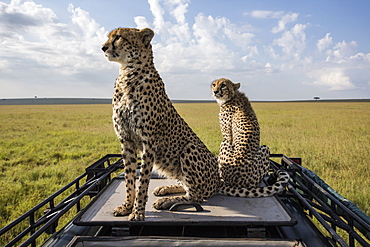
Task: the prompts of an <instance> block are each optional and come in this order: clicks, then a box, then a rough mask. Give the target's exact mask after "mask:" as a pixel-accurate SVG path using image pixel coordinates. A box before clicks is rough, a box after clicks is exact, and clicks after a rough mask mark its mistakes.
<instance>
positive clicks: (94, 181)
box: [0, 154, 122, 247]
mask: <svg viewBox="0 0 370 247" xmlns="http://www.w3.org/2000/svg"><path fill="white" fill-rule="evenodd" d="M119 157H120V155H116V154H113V155H112V154H108V155H106V156H104V157H103V158H101V159H100V160H98V161H97V162H95V163H94V164H92V165H91V166H89V167H88V168H86V172H85V173H84V174H82V175H81V176H79V177H77V178H76V179H74V180H73V181H72V182H70V183H69V184H67V185H66V186H64V187H63V188H61V189H60V190H58V191H57V192H55V193H54V194H53V195H51V196H50V197H49V198H47V199H46V200H44V201H42V202H41V203H39V204H37V205H36V206H35V207H33V208H32V209H31V210H29V211H28V212H26V213H25V214H23V215H22V216H20V217H19V218H18V219H16V220H15V221H13V222H12V223H10V224H9V225H7V226H5V227H4V228H2V229H0V236H2V235H3V234H5V233H6V232H8V231H9V230H11V229H13V228H14V227H15V226H23V225H26V224H27V223H28V226H27V227H25V229H23V230H22V232H21V233H19V234H18V235H17V236H16V237H15V238H14V239H12V240H11V241H10V242H9V243H7V244H6V245H5V247H10V246H14V245H16V244H17V243H18V242H19V241H21V240H22V239H24V238H25V237H27V236H28V235H29V237H28V238H27V239H26V240H25V241H24V242H23V243H21V244H20V245H19V246H29V245H31V246H36V239H37V238H38V237H39V236H40V235H41V234H43V233H44V232H46V233H49V234H51V233H54V232H55V231H56V227H57V225H58V220H59V218H60V217H61V216H63V215H64V214H65V213H66V212H67V211H69V210H70V209H71V208H72V207H73V206H76V209H77V211H80V210H81V199H82V198H84V197H85V196H94V195H96V194H97V193H98V192H99V191H100V190H101V189H102V188H103V187H104V186H105V185H106V184H107V182H108V181H109V180H110V179H111V178H110V174H111V173H112V172H114V171H115V170H117V169H119V168H122V166H121V164H122V160H120V159H118V160H117V158H119ZM112 160H115V161H114V162H112ZM73 187H75V189H74V191H73V192H72V193H71V194H70V195H69V196H67V197H66V198H65V199H63V200H62V201H61V202H60V203H58V204H57V205H55V201H56V198H58V197H59V196H60V195H62V194H63V193H64V192H66V191H68V190H70V189H73ZM45 207H48V208H47V210H45V211H44V215H42V216H41V217H39V218H38V219H36V217H37V216H36V215H37V213H38V212H40V210H43V209H44V208H45Z"/></svg>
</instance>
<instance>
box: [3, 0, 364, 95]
mask: <svg viewBox="0 0 370 247" xmlns="http://www.w3.org/2000/svg"><path fill="white" fill-rule="evenodd" d="M116 27H136V28H144V27H150V28H151V29H153V30H154V31H155V34H156V35H155V37H154V39H153V41H152V44H153V50H154V59H155V64H156V68H157V70H158V71H159V73H160V75H161V76H162V78H163V80H164V82H165V85H166V89H167V93H168V95H169V97H170V98H172V99H211V98H212V97H211V91H210V86H209V85H210V83H211V82H212V81H213V80H215V79H218V78H221V77H225V78H228V79H231V80H232V81H234V82H240V83H241V84H242V87H241V90H242V91H243V92H245V93H246V95H247V96H248V97H249V98H250V99H252V100H294V99H312V98H313V97H314V96H319V97H321V98H323V99H334V98H336V99H338V98H370V1H368V0H352V1H343V0H336V1H334V0H325V1H322V0H320V1H316V0H312V1H297V0H294V1H293V0H281V1H276V0H270V1H264V0H259V1H257V0H254V1H248V0H233V1H230V0H198V1H195V0H193V1H187V0H148V1H144V0H135V1H132V0H131V1H128V0H116V1H114V0H105V1H97V0H80V1H73V0H69V1H66V0H59V1H47V0H33V1H21V0H13V1H0V43H1V46H0V71H1V72H0V98H23V97H34V96H36V95H37V96H38V97H47V98H51V97H93V98H109V97H111V95H112V91H113V84H114V80H115V78H116V76H117V74H118V66H119V65H118V64H116V63H112V62H108V61H106V59H105V58H104V55H103V52H102V51H101V50H100V48H101V44H102V43H103V42H105V40H106V36H107V34H108V32H109V31H111V30H113V29H114V28H116Z"/></svg>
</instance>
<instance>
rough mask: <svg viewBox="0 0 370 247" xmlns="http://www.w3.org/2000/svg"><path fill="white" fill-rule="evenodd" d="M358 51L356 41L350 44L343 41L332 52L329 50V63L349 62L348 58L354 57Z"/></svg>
mask: <svg viewBox="0 0 370 247" xmlns="http://www.w3.org/2000/svg"><path fill="white" fill-rule="evenodd" d="M356 51H357V43H356V41H351V42H349V43H347V42H345V41H342V42H338V43H336V44H335V45H334V47H333V49H332V50H328V51H327V54H328V57H327V59H326V60H327V61H334V62H337V63H342V62H345V61H346V60H347V58H348V57H350V56H351V55H353V54H354V53H355V52H356Z"/></svg>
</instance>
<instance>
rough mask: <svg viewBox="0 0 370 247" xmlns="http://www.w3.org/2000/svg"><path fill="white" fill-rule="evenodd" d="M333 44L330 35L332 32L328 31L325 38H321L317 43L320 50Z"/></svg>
mask: <svg viewBox="0 0 370 247" xmlns="http://www.w3.org/2000/svg"><path fill="white" fill-rule="evenodd" d="M331 44H333V38H332V37H330V33H327V34H326V35H325V37H324V38H322V39H319V40H318V41H317V43H316V46H317V48H318V49H319V51H323V50H325V49H327V48H328V47H329V46H330V45H331Z"/></svg>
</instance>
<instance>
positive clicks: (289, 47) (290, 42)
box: [273, 24, 307, 59]
mask: <svg viewBox="0 0 370 247" xmlns="http://www.w3.org/2000/svg"><path fill="white" fill-rule="evenodd" d="M306 27H307V26H306V25H303V24H296V25H295V26H294V27H292V28H291V30H289V31H285V32H284V33H283V34H282V36H281V37H280V38H278V39H275V40H274V41H273V45H276V46H279V47H280V48H281V49H282V51H283V53H284V57H285V58H294V59H300V58H301V53H302V52H303V51H304V49H305V48H306V33H305V29H306Z"/></svg>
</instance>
